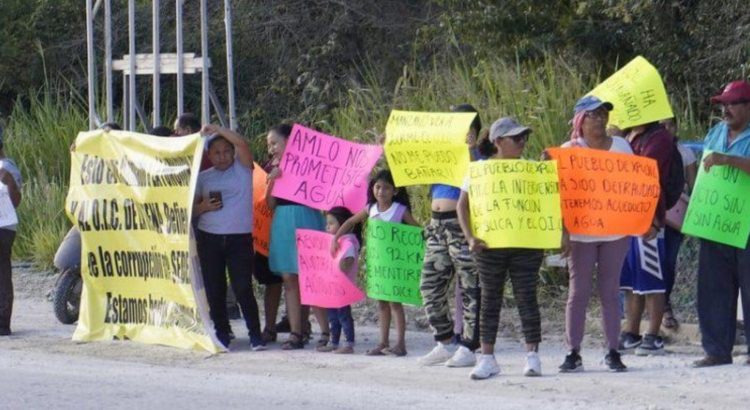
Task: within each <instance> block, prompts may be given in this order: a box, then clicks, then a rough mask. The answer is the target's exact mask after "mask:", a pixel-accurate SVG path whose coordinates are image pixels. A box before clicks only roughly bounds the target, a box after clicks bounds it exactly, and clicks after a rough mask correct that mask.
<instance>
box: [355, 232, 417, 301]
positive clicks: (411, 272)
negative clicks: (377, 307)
mask: <svg viewBox="0 0 750 410" xmlns="http://www.w3.org/2000/svg"><path fill="white" fill-rule="evenodd" d="M366 243H367V258H366V259H367V296H369V297H371V298H373V299H377V300H387V301H389V302H401V303H406V304H409V305H415V306H420V305H422V295H421V294H420V292H419V281H420V276H421V272H422V262H423V259H424V239H422V229H421V228H418V227H416V226H410V225H404V224H397V223H391V222H383V221H379V220H375V219H370V220H369V221H367V239H366Z"/></svg>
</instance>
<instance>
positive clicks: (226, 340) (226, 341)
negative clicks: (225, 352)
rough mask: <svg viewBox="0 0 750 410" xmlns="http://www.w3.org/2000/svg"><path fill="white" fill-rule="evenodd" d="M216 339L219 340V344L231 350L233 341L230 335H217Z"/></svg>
mask: <svg viewBox="0 0 750 410" xmlns="http://www.w3.org/2000/svg"><path fill="white" fill-rule="evenodd" d="M216 338H217V339H219V343H221V344H222V345H224V347H226V348H227V349H228V348H229V344H230V343H232V339H231V338H230V337H229V334H226V333H217V334H216Z"/></svg>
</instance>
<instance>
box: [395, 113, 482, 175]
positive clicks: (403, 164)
mask: <svg viewBox="0 0 750 410" xmlns="http://www.w3.org/2000/svg"><path fill="white" fill-rule="evenodd" d="M474 117H476V113H432V112H410V111H398V110H393V111H391V116H390V117H389V118H388V124H387V125H386V127H385V133H386V141H385V155H386V158H387V159H388V166H389V168H390V170H391V172H392V173H393V180H394V182H395V183H396V186H397V187H401V186H407V185H425V184H446V185H453V186H456V187H460V186H461V183H462V182H463V178H464V175H466V170H467V168H468V166H469V161H470V159H471V158H470V155H469V147H468V145H466V135H467V134H468V132H469V128H470V126H471V122H472V121H474Z"/></svg>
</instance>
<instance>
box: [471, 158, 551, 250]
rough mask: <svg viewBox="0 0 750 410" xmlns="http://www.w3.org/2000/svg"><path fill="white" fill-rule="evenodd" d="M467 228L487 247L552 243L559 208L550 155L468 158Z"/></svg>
mask: <svg viewBox="0 0 750 410" xmlns="http://www.w3.org/2000/svg"><path fill="white" fill-rule="evenodd" d="M469 210H470V213H471V229H472V232H473V233H474V236H476V237H477V238H479V239H482V240H483V241H485V242H486V243H487V246H488V247H489V248H532V249H556V248H559V247H560V239H561V236H562V212H561V210H560V190H559V186H558V177H557V164H556V163H555V161H526V160H488V161H478V162H472V163H471V164H469Z"/></svg>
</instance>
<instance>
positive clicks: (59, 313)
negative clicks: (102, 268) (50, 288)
mask: <svg viewBox="0 0 750 410" xmlns="http://www.w3.org/2000/svg"><path fill="white" fill-rule="evenodd" d="M54 264H55V267H56V268H57V269H58V270H59V272H60V275H59V276H58V277H57V281H56V282H55V289H54V293H53V307H54V311H55V317H56V318H57V320H59V321H60V322H61V323H63V324H66V325H70V324H73V323H75V322H76V321H77V320H78V312H79V310H80V306H81V292H82V291H83V278H81V234H80V232H79V231H78V229H77V228H76V227H73V228H71V229H70V230H69V231H68V233H67V234H66V235H65V238H64V239H63V241H62V243H61V244H60V246H59V247H58V248H57V253H56V254H55V262H54Z"/></svg>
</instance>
